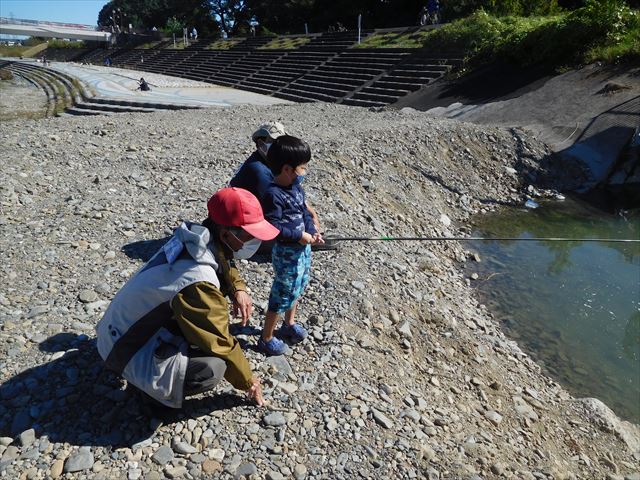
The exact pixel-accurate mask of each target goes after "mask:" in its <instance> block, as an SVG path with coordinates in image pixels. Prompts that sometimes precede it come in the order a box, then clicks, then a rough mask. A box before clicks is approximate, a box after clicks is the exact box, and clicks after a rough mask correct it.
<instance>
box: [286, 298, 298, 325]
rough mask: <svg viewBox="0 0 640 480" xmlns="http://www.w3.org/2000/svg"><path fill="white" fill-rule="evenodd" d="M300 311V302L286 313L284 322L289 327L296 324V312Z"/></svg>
mask: <svg viewBox="0 0 640 480" xmlns="http://www.w3.org/2000/svg"><path fill="white" fill-rule="evenodd" d="M297 310H298V302H297V301H296V303H294V304H293V306H292V307H291V308H290V309H289V310H287V311H286V312H285V313H284V321H285V323H286V324H287V325H293V324H294V323H296V320H295V318H294V317H295V316H296V311H297Z"/></svg>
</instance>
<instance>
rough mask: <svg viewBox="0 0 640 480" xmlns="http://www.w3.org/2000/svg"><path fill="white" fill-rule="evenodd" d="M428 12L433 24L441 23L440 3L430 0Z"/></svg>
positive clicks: (436, 0)
mask: <svg viewBox="0 0 640 480" xmlns="http://www.w3.org/2000/svg"><path fill="white" fill-rule="evenodd" d="M427 10H428V12H429V19H430V20H431V24H433V25H436V24H438V23H440V1H439V0H429V2H428V3H427Z"/></svg>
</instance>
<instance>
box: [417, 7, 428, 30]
mask: <svg viewBox="0 0 640 480" xmlns="http://www.w3.org/2000/svg"><path fill="white" fill-rule="evenodd" d="M428 20H429V9H428V8H427V6H426V5H425V6H424V7H422V10H420V14H419V15H418V23H419V24H420V26H421V27H424V26H425V25H426V24H427V21H428Z"/></svg>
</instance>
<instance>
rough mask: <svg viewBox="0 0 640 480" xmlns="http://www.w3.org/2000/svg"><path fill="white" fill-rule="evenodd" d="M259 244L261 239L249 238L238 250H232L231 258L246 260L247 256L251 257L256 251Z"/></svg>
mask: <svg viewBox="0 0 640 480" xmlns="http://www.w3.org/2000/svg"><path fill="white" fill-rule="evenodd" d="M261 244H262V241H261V240H258V239H257V238H252V239H251V240H249V241H247V242H244V244H243V245H242V248H241V249H240V250H238V251H237V252H233V258H235V259H238V260H239V259H245V260H246V259H248V258H251V257H253V255H255V253H256V252H257V251H258V249H259V248H260V245H261Z"/></svg>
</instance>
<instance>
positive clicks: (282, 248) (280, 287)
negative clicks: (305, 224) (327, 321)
mask: <svg viewBox="0 0 640 480" xmlns="http://www.w3.org/2000/svg"><path fill="white" fill-rule="evenodd" d="M271 261H272V263H273V270H274V273H275V275H274V279H273V285H271V293H270V294H269V310H270V311H272V312H276V313H283V312H286V311H287V310H289V309H290V308H291V307H292V306H293V305H294V303H295V302H296V300H298V298H300V295H302V292H304V289H305V287H306V286H307V284H308V283H309V271H310V270H311V245H300V244H285V243H279V242H276V244H275V245H274V246H273V251H272V254H271Z"/></svg>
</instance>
